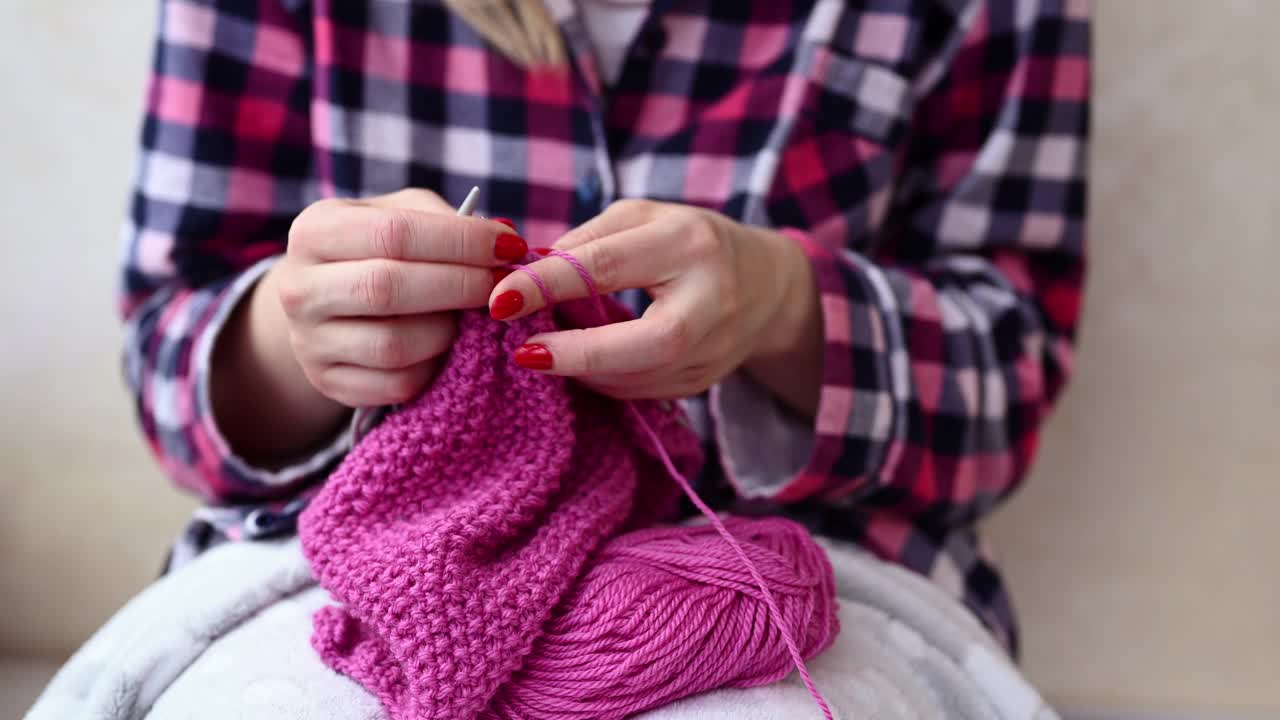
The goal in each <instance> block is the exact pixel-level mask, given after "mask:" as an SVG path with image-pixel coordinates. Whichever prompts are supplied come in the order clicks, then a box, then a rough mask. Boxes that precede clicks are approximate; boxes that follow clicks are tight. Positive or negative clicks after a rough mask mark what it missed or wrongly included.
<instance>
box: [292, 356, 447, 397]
mask: <svg viewBox="0 0 1280 720" xmlns="http://www.w3.org/2000/svg"><path fill="white" fill-rule="evenodd" d="M435 369H436V367H435V363H433V362H425V363H422V364H420V365H415V366H413V367H409V368H404V369H401V370H374V369H372V368H366V367H360V366H359V365H342V364H338V365H330V366H329V367H327V368H324V369H323V370H321V371H320V373H319V377H318V378H316V381H315V384H316V388H317V389H319V390H320V392H322V393H324V394H325V395H327V396H328V397H331V398H333V399H334V400H337V401H338V402H340V403H342V404H343V405H346V406H348V407H376V406H378V405H394V404H396V403H402V402H407V401H409V400H412V399H413V398H414V396H416V395H417V394H418V393H420V392H422V389H423V388H424V387H426V385H427V383H428V382H430V380H431V377H432V376H433V375H434V374H435Z"/></svg>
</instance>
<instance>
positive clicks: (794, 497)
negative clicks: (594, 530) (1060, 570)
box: [122, 0, 1089, 646]
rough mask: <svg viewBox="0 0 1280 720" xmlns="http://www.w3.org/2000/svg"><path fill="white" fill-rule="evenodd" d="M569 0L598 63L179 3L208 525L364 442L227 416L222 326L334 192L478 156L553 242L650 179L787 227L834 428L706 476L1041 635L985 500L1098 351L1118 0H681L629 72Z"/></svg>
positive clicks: (632, 57)
mask: <svg viewBox="0 0 1280 720" xmlns="http://www.w3.org/2000/svg"><path fill="white" fill-rule="evenodd" d="M548 6H549V7H550V8H551V10H552V13H553V16H554V17H555V18H556V20H557V22H558V23H559V25H560V27H561V29H562V32H563V34H564V36H565V39H566V42H567V43H568V46H569V49H570V51H571V52H570V54H571V62H570V64H569V65H567V66H565V67H561V68H554V69H544V70H539V71H525V70H522V69H520V68H518V67H516V66H514V65H512V64H511V63H510V62H508V61H507V60H505V59H504V58H503V57H501V56H500V55H499V54H497V53H496V52H495V51H493V50H492V49H490V48H489V47H487V46H486V45H485V43H484V42H483V41H482V40H481V39H480V38H479V37H478V36H477V35H476V34H475V33H474V32H473V31H472V30H471V29H470V28H468V27H467V26H466V25H465V24H464V23H462V22H461V21H460V20H458V19H457V18H454V17H452V16H451V15H450V14H449V13H448V12H447V10H446V9H445V8H444V7H443V6H442V5H441V4H440V3H439V2H438V1H436V0H377V1H374V0H342V1H341V2H339V1H338V0H310V1H308V0H163V2H162V12H161V21H160V27H159V39H158V44H157V48H156V53H155V67H154V74H153V77H152V81H151V84H150V90H149V93H148V96H147V102H148V107H147V113H146V117H145V122H144V126H143V132H142V153H141V157H140V160H139V165H138V168H137V173H136V188H135V190H136V191H135V193H134V196H133V200H132V207H131V212H130V215H129V218H130V220H129V223H128V224H127V226H126V228H125V232H124V244H125V258H124V275H123V288H122V311H123V313H124V316H125V318H126V320H127V328H128V340H127V346H126V365H127V369H128V377H129V381H130V384H131V386H132V388H133V390H134V391H135V393H136V396H137V402H138V407H139V409H140V414H141V418H142V424H143V427H144V430H145V432H146V435H147V437H148V438H149V440H150V442H151V445H152V447H153V448H154V450H155V452H156V454H157V455H158V457H159V458H160V459H161V461H162V462H163V464H164V466H165V468H166V469H167V471H168V472H169V473H170V474H172V475H173V477H174V478H175V479H176V480H177V482H178V483H179V484H181V485H182V486H184V487H186V488H189V489H191V490H193V491H195V492H198V493H200V494H202V495H203V496H205V497H206V498H208V499H210V500H212V501H215V502H216V503H218V504H220V505H223V506H231V508H230V509H227V510H219V511H211V512H210V513H209V514H206V515H205V516H204V517H205V525H204V526H200V527H198V528H197V529H196V530H193V533H189V536H188V541H189V542H194V543H196V544H201V543H208V542H213V541H214V540H213V539H211V538H212V537H217V538H220V537H227V536H232V537H235V536H242V535H247V536H253V535H255V530H254V528H258V530H261V529H262V527H266V528H268V529H270V528H276V529H278V528H279V527H285V526H287V523H285V524H284V525H281V524H280V523H274V521H268V522H265V523H264V521H263V520H262V519H263V518H264V517H269V518H271V517H275V516H276V515H278V514H279V511H280V509H281V508H289V507H292V508H296V507H298V506H299V505H300V503H298V502H296V498H298V497H299V496H302V497H304V498H305V497H306V495H307V494H309V493H310V492H313V491H314V486H315V484H316V482H317V481H318V480H320V479H322V478H323V477H324V475H325V474H326V472H327V471H328V469H330V468H331V467H332V465H333V463H334V462H335V461H336V460H337V459H338V458H340V457H341V455H342V454H343V453H344V452H345V450H346V449H347V448H348V447H349V445H350V435H349V434H348V435H347V436H345V437H344V438H339V439H336V440H335V441H334V443H333V444H332V446H330V447H329V448H327V449H325V450H323V451H321V452H319V453H317V454H316V455H315V456H314V457H311V458H308V459H306V460H305V461H304V462H301V463H299V464H297V465H294V466H291V467H287V468H284V469H277V470H270V471H269V470H266V469H263V468H255V467H252V466H250V465H249V464H248V463H246V462H244V461H243V460H241V459H240V458H237V457H236V456H235V455H234V454H233V453H231V452H230V451H229V449H228V447H227V445H226V442H225V441H224V440H223V439H222V437H221V435H220V434H219V433H218V431H217V428H216V427H215V426H214V424H213V422H212V418H211V416H210V413H209V399H208V397H209V394H208V387H207V384H208V372H207V371H208V363H209V355H210V348H211V346H212V341H213V339H214V338H215V337H216V333H217V331H218V329H219V328H220V327H221V326H222V323H223V321H224V320H225V318H226V316H227V314H228V313H229V312H230V310H231V309H232V308H233V307H234V304H235V302H236V301H237V300H238V299H239V297H240V296H241V295H242V294H243V293H244V291H245V290H246V289H248V288H249V287H251V286H252V284H253V282H254V280H255V279H256V278H257V276H258V275H259V274H260V273H261V272H262V271H263V270H264V269H265V267H266V266H267V264H269V263H270V261H271V258H273V257H275V256H277V255H278V254H279V253H280V252H281V251H282V249H283V248H284V244H285V238H286V235H287V231H288V227H289V224H290V222H291V221H292V219H293V217H294V216H295V215H296V214H297V213H298V212H299V211H300V210H302V208H303V207H305V206H306V205H307V204H308V203H310V202H312V201H314V200H316V199H319V198H321V197H327V196H351V197H355V196H364V195H372V194H378V193H385V192H390V191H393V190H396V189H399V188H402V187H406V186H418V187H427V188H432V189H434V190H436V191H437V192H439V193H441V194H442V195H444V196H445V197H449V198H461V197H462V196H463V195H464V194H465V192H466V190H468V189H469V188H470V187H471V186H472V185H479V186H480V187H481V190H482V195H481V197H482V198H483V199H484V201H483V202H484V205H485V207H483V208H482V210H483V212H484V213H485V214H488V215H493V216H498V215H500V216H505V217H509V218H512V219H514V220H515V221H516V223H518V225H519V227H520V228H521V230H522V231H523V233H524V235H525V237H527V238H528V239H529V240H530V241H531V242H532V243H533V244H535V245H546V244H550V243H551V242H553V241H554V240H555V239H556V237H558V236H559V235H560V234H561V233H563V232H564V231H566V230H567V229H569V228H570V227H572V226H574V225H575V224H577V223H580V222H582V221H584V220H586V219H588V218H589V217H591V216H593V215H595V214H596V213H598V212H599V211H600V210H601V209H602V208H603V207H604V206H605V205H607V204H608V203H609V202H611V201H612V200H614V199H617V198H622V197H647V198H653V199H657V200H666V201H675V202H684V203H690V204H696V205H701V206H704V207H709V208H714V209H717V210H719V211H721V212H724V213H725V214H727V215H729V216H732V217H735V218H738V219H740V220H742V221H744V222H747V223H751V224H756V225H763V226H770V227H775V228H779V229H786V231H787V232H788V233H790V234H791V235H792V236H793V237H794V238H795V239H796V241H797V242H799V243H801V244H802V245H803V247H804V248H805V249H806V251H807V252H808V254H809V255H810V257H811V258H812V260H813V265H814V268H815V272H816V277H817V279H818V283H819V286H820V289H821V293H822V308H823V313H824V328H825V338H826V339H825V343H826V345H825V347H826V350H825V352H826V363H825V370H824V377H823V385H822V396H821V406H820V409H819V412H818V416H817V419H816V421H815V422H814V423H813V424H812V425H809V426H805V427H803V428H802V429H803V432H802V434H801V435H800V436H798V439H797V442H799V443H801V444H802V445H803V446H804V447H806V448H807V447H809V446H811V452H808V453H807V457H806V459H805V460H804V461H803V462H802V463H799V465H798V466H797V467H795V468H794V470H795V471H794V472H787V473H783V474H781V475H780V476H778V477H775V478H771V479H769V480H768V482H767V483H766V486H767V489H768V492H767V493H765V495H766V496H765V497H762V494H761V492H760V488H759V487H757V488H756V489H755V492H754V493H744V492H742V491H743V484H742V483H741V482H740V481H739V480H737V479H735V478H734V477H731V476H732V474H733V473H731V472H729V473H722V472H718V471H716V470H715V467H716V465H715V464H713V470H712V471H711V472H709V473H708V474H707V475H706V476H705V477H704V478H703V479H702V487H703V489H704V491H705V492H706V494H707V495H708V496H709V497H718V498H719V499H720V502H721V503H722V504H723V505H731V504H732V505H734V506H736V507H739V509H741V508H742V507H743V506H745V505H752V504H753V506H755V507H763V508H765V509H766V510H765V511H768V512H780V513H784V514H787V515H790V516H792V517H794V518H797V519H800V520H803V521H805V522H806V523H808V524H809V526H810V527H811V528H813V529H814V530H815V531H818V532H821V533H824V534H827V535H830V536H834V537H839V538H845V539H849V540H852V541H856V542H858V543H860V544H862V545H863V546H865V547H868V548H870V549H872V550H874V551H875V552H877V553H879V554H880V555H882V556H884V557H887V558H890V559H894V560H897V561H899V562H901V563H902V564H904V565H906V566H907V567H910V568H912V569H914V570H916V571H918V572H920V573H922V574H925V575H927V576H929V577H931V578H933V579H934V580H935V582H937V583H938V584H939V585H941V586H943V587H944V588H946V589H948V590H950V591H952V592H953V593H954V594H955V595H956V597H958V598H960V599H962V600H963V601H964V602H966V603H967V604H968V605H969V607H971V608H972V609H974V611H975V612H977V613H978V615H979V616H980V617H981V618H982V619H983V620H984V621H985V622H987V623H988V625H989V626H991V627H992V629H993V631H994V632H996V633H997V634H998V635H999V636H1000V637H1001V638H1002V639H1004V640H1005V641H1006V642H1007V643H1009V644H1010V645H1011V646H1013V645H1015V643H1016V639H1015V636H1014V622H1013V616H1012V610H1011V608H1010V605H1009V602H1008V598H1007V596H1006V593H1005V590H1004V586H1003V584H1002V583H1001V581H1000V579H999V575H998V573H997V572H996V570H995V568H994V567H993V566H992V564H991V563H990V562H989V560H988V559H987V555H986V553H985V552H983V550H982V548H981V543H980V541H979V538H978V535H977V532H976V530H975V528H974V521H975V520H976V519H978V518H979V517H981V516H982V515H983V514H984V513H985V512H986V511H988V510H989V509H990V508H991V507H993V506H994V505H995V504H996V503H997V502H998V501H999V500H1000V499H1001V498H1003V497H1004V496H1006V495H1007V494H1008V493H1009V492H1010V491H1012V490H1013V489H1014V488H1015V487H1016V486H1017V484H1018V483H1019V481H1020V480H1021V479H1022V478H1023V477H1024V476H1025V474H1026V471H1027V468H1028V465H1029V463H1030V461H1031V458H1032V456H1033V455H1034V451H1035V446H1036V438H1037V432H1038V429H1039V427H1040V425H1041V422H1042V420H1043V419H1044V417H1045V414H1046V412H1047V411H1048V409H1049V407H1050V405H1051V404H1052V401H1053V400H1054V398H1055V396H1056V395H1057V394H1058V392H1059V391H1060V390H1061V388H1062V386H1063V384H1064V382H1065V380H1066V377H1067V375H1068V374H1069V372H1070V369H1071V364H1072V352H1071V342H1072V338H1073V334H1074V331H1075V327H1076V322H1077V317H1078V313H1079V306H1080V289H1081V283H1082V276H1083V271H1084V227H1083V221H1084V211H1085V178H1084V173H1085V163H1084V156H1085V152H1084V151H1085V140H1086V133H1087V124H1088V91H1089V70H1088V67H1089V65H1088V63H1089V29H1088V4H1087V0H988V1H986V2H982V1H980V0H945V1H944V0H936V1H928V2H926V1H924V0H862V1H861V2H847V1H841V0H816V1H815V0H751V1H736V0H735V1H734V2H729V1H728V0H724V1H720V0H658V2H656V3H655V6H654V9H653V11H652V12H651V14H650V16H649V17H648V19H647V20H646V21H645V24H644V26H643V27H642V29H641V31H640V33H639V35H638V37H637V39H636V40H635V41H634V43H633V44H632V46H631V47H630V48H629V50H628V54H627V57H626V60H625V62H624V66H623V68H622V72H621V76H620V78H619V80H618V82H617V84H616V86H614V87H611V88H603V87H601V84H600V80H599V75H598V73H597V71H596V67H595V60H594V58H593V56H592V50H591V48H590V43H589V42H588V39H587V37H586V34H585V30H584V26H583V24H582V21H581V19H580V18H579V17H578V14H577V10H576V7H575V5H574V3H573V2H572V0H548ZM638 295H639V293H629V294H627V296H628V298H629V299H630V300H633V301H635V300H637V297H636V296H638ZM705 402H706V399H705V398H695V399H692V400H691V401H690V403H691V407H695V408H696V407H698V406H699V405H704V404H705ZM712 404H713V405H714V402H713V403H712ZM721 410H723V408H721ZM696 415H697V413H696V412H695V416H696ZM711 416H712V417H714V418H715V419H716V422H717V423H720V424H721V425H726V424H727V425H730V426H738V427H746V428H748V429H749V428H750V427H751V426H752V425H753V424H754V423H757V422H759V421H760V420H759V418H757V417H754V416H734V415H733V414H732V413H726V412H717V411H716V408H714V407H713V408H711ZM722 429H723V428H722ZM717 436H719V431H717V432H709V433H708V434H707V437H708V438H713V437H717ZM709 441H710V440H709ZM792 449H794V448H792ZM765 450H767V448H765ZM720 454H721V455H722V456H723V457H722V459H723V463H722V464H721V467H724V468H727V469H730V470H731V469H732V468H733V467H734V466H735V465H736V466H739V467H741V466H742V463H743V461H744V459H743V458H742V457H737V458H735V457H733V456H732V455H733V451H732V449H726V448H720ZM724 475H730V477H723V476H724ZM735 494H736V495H738V496H739V497H737V498H736V499H735V498H734V497H733V496H734V495H735ZM744 494H747V495H752V496H753V497H752V500H751V502H750V503H748V502H746V501H744V499H743V497H741V496H742V495H744ZM291 500H294V502H292V503H291V502H290V501H291ZM215 517H216V518H219V520H217V521H216V522H215V521H213V520H210V518H215ZM228 518H233V519H234V520H230V519H228ZM249 521H252V522H249ZM251 526H252V527H251ZM211 528H212V529H211ZM246 528H247V529H246ZM266 532H267V530H262V531H261V532H259V533H256V534H263V533H266ZM193 537H194V538H195V539H194V540H193Z"/></svg>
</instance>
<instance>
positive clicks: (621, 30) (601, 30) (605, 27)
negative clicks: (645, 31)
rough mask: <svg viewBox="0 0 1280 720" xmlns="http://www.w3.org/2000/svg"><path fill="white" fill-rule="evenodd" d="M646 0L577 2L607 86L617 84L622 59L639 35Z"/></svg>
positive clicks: (587, 0) (645, 11)
mask: <svg viewBox="0 0 1280 720" xmlns="http://www.w3.org/2000/svg"><path fill="white" fill-rule="evenodd" d="M649 4H650V0H580V2H579V7H580V8H581V9H582V20H583V24H584V25H586V27H587V35H588V36H589V37H590V38H591V45H592V46H593V47H594V48H595V51H596V60H597V61H599V64H600V74H601V75H602V76H603V79H604V82H605V84H607V85H612V84H614V83H615V82H617V81H618V75H619V73H621V72H622V61H623V56H624V55H625V54H626V52H627V47H628V46H629V45H631V40H632V39H633V38H635V36H636V33H637V32H639V31H640V25H641V24H642V23H643V22H644V18H645V15H646V14H648V12H649Z"/></svg>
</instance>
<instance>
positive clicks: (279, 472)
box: [191, 256, 381, 492]
mask: <svg viewBox="0 0 1280 720" xmlns="http://www.w3.org/2000/svg"><path fill="white" fill-rule="evenodd" d="M278 260H279V256H273V257H270V258H266V259H264V260H261V261H260V262H258V263H257V264H255V265H254V266H252V267H250V268H249V269H248V270H246V271H244V272H243V273H241V274H240V275H239V276H238V277H237V278H236V279H235V281H234V282H232V284H231V285H230V286H229V287H228V288H227V289H226V290H225V291H224V295H223V298H222V300H221V302H219V303H218V308H217V310H216V311H215V312H214V314H213V316H212V317H211V318H210V319H209V322H208V324H206V325H205V327H204V329H203V330H202V332H201V333H200V335H199V336H197V338H196V342H195V347H194V349H193V352H192V358H191V362H192V363H193V366H194V374H195V394H196V397H195V401H196V407H197V408H198V410H199V414H198V415H199V418H198V420H197V421H196V424H197V433H198V435H199V436H200V439H201V441H202V442H204V443H208V445H209V446H210V447H211V449H212V450H213V454H214V455H215V456H216V457H218V458H220V459H221V464H222V466H223V468H225V469H226V470H228V471H229V472H230V473H231V474H232V475H233V476H234V477H236V478H237V480H238V481H239V482H240V483H241V484H244V485H248V486H249V487H258V488H260V489H262V490H265V491H268V492H269V491H270V490H274V489H279V488H284V487H288V486H291V485H295V484H301V482H302V481H304V480H306V479H310V478H312V477H313V476H315V475H317V474H319V473H320V472H321V471H323V470H324V469H326V468H328V467H329V466H330V465H332V464H333V463H334V461H336V460H337V459H338V458H340V457H342V456H343V455H344V454H346V453H347V451H349V450H350V449H351V447H352V445H353V444H354V442H355V440H356V439H357V437H358V436H360V435H362V434H363V432H365V431H367V430H368V427H371V426H372V424H373V423H374V422H376V420H378V419H380V417H381V413H380V412H379V411H377V410H376V409H374V410H369V411H363V412H356V413H355V414H354V416H353V417H352V421H351V422H350V423H348V424H347V425H346V426H344V427H343V428H342V429H341V430H340V431H339V432H338V433H337V435H336V436H335V437H333V438H331V439H330V440H329V441H328V442H326V443H325V444H324V445H323V446H322V447H321V448H320V449H319V450H316V451H315V452H313V453H311V454H310V455H308V456H306V457H302V458H299V459H298V460H297V461H296V462H293V463H290V464H289V465H286V466H284V467H277V468H266V467H260V466H257V465H254V464H253V463H251V462H249V461H248V460H246V459H244V458H243V457H241V456H239V455H237V454H236V453H235V452H234V451H232V449H231V446H230V444H229V443H228V442H227V440H226V437H225V436H224V435H223V434H222V431H221V429H220V428H219V427H218V423H217V419H216V418H215V417H214V413H213V405H212V402H211V400H210V390H209V385H210V372H209V370H210V367H211V365H210V364H211V362H212V356H213V348H214V346H215V344H216V343H217V341H218V337H219V335H220V334H221V332H222V329H223V328H224V327H225V326H226V323H227V319H228V318H230V317H231V313H232V312H233V311H234V310H235V309H236V307H237V306H238V305H239V304H240V302H242V301H243V300H244V299H245V297H246V296H247V295H248V293H249V291H250V290H252V289H253V287H254V285H256V284H257V282H258V280H260V279H261V278H262V276H263V275H264V274H266V272H267V270H269V269H270V268H271V266H272V265H274V264H275V263H276V262H277V261H278Z"/></svg>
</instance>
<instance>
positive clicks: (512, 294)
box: [489, 290, 524, 320]
mask: <svg viewBox="0 0 1280 720" xmlns="http://www.w3.org/2000/svg"><path fill="white" fill-rule="evenodd" d="M523 309H524V296H523V295H521V294H520V291H519V290H507V291H506V292H503V293H499V294H498V297H496V298H494V299H493V304H492V305H490V306H489V317H491V318H493V319H494V320H506V319H507V318H509V317H511V316H512V315H515V314H516V313H518V312H520V311H521V310H523Z"/></svg>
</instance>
